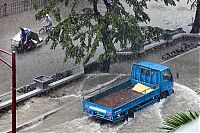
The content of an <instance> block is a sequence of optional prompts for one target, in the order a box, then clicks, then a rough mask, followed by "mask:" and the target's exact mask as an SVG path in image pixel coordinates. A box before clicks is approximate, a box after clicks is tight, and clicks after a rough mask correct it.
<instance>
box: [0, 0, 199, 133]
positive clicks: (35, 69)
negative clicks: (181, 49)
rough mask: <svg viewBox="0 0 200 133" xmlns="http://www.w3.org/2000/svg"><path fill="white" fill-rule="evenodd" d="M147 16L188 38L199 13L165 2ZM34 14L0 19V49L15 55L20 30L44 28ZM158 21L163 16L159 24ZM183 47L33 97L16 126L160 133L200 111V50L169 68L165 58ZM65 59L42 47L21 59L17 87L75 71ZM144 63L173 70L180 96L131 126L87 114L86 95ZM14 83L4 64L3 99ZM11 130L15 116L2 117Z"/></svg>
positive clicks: (1, 127)
mask: <svg viewBox="0 0 200 133" xmlns="http://www.w3.org/2000/svg"><path fill="white" fill-rule="evenodd" d="M184 2H185V3H184ZM147 12H148V13H149V15H150V17H151V22H150V24H151V25H153V26H160V27H162V28H168V29H177V28H179V27H183V28H184V30H185V31H187V32H189V31H190V29H191V27H189V26H187V25H188V24H189V23H191V18H192V17H193V16H194V11H191V10H190V5H187V4H186V1H183V2H181V3H179V4H178V6H177V7H166V6H164V4H163V3H162V2H159V3H154V2H152V3H150V4H149V9H148V10H147ZM180 12H181V13H180ZM34 13H35V12H33V11H28V12H24V13H21V14H18V15H14V16H8V17H7V18H4V19H0V29H1V30H2V32H0V48H1V49H5V50H8V51H10V39H11V38H12V37H13V36H14V35H15V34H16V33H17V32H18V31H19V27H20V26H23V27H30V28H31V29H33V30H34V31H37V30H38V29H39V27H41V25H40V23H38V22H36V21H35V20H34V17H33V16H34ZM161 13H162V14H161ZM159 14H160V15H159ZM169 14H170V15H169ZM158 15H159V16H160V18H159V20H158V18H157V16H158ZM13 20H15V22H13ZM43 37H44V36H43ZM196 43H200V42H196ZM179 45H180V44H176V45H174V46H172V47H163V48H160V49H157V50H154V51H150V52H148V53H147V54H145V55H141V56H140V57H138V58H137V59H129V60H125V59H124V60H123V61H120V62H118V63H113V64H112V65H111V68H110V73H109V74H99V73H97V74H95V73H92V74H87V75H85V77H84V78H82V79H79V80H78V81H76V82H74V83H72V84H69V85H66V86H64V87H62V88H60V89H57V90H54V91H51V92H49V93H48V94H46V95H43V96H41V97H33V98H31V99H29V100H27V101H26V102H24V105H20V106H18V108H17V125H18V126H19V125H24V124H25V125H26V126H25V127H24V128H23V129H22V130H20V131H19V132H35V133H41V132H67V133H72V132H73V133H74V132H75V133H76V132H83V133H86V132H91V133H97V132H98V133H107V132H109V133H113V132H117V133H124V132H127V133H132V132H158V131H160V129H159V127H160V126H161V122H162V121H163V119H164V118H166V117H167V116H169V115H173V114H176V112H181V111H182V112H187V111H188V110H199V109H200V107H199V104H200V97H199V96H198V95H197V94H196V92H195V91H194V90H196V89H197V88H198V87H199V85H200V83H199V78H200V76H199V75H200V70H199V69H200V64H199V63H200V57H199V53H200V48H196V49H193V50H191V51H190V52H188V53H185V54H183V55H181V56H179V57H176V58H175V59H172V60H169V61H166V62H164V60H162V58H161V57H162V55H164V54H166V53H167V52H169V51H172V50H173V49H174V48H176V47H178V46H179ZM0 57H3V58H4V59H7V60H9V61H10V58H8V57H6V56H4V55H2V54H0ZM63 58H64V51H62V50H61V48H57V49H56V50H50V45H43V46H42V47H41V48H38V49H35V50H33V51H29V52H26V53H22V54H17V59H16V60H17V86H18V87H20V86H23V85H26V84H29V83H31V82H33V78H34V77H36V76H39V75H52V74H55V73H58V72H61V71H66V70H68V69H70V68H72V67H73V66H74V61H73V60H69V61H67V62H66V63H64V62H63ZM139 60H147V61H153V62H156V63H162V64H163V65H167V66H169V67H170V69H171V70H172V73H173V75H174V80H175V82H176V83H175V84H174V91H175V93H174V94H172V95H170V96H169V97H167V98H166V99H163V100H161V101H160V102H159V103H155V104H153V105H151V106H149V107H147V108H145V109H143V110H141V111H138V112H136V117H135V119H132V118H130V119H129V122H128V123H125V122H120V123H117V124H111V123H106V124H104V125H100V123H99V121H96V120H94V119H92V118H88V117H86V116H84V115H83V114H82V103H81V101H82V97H83V96H84V94H86V93H88V92H90V91H92V90H95V89H98V88H100V87H102V86H105V85H107V84H108V83H110V82H113V81H116V80H120V79H122V78H124V77H126V76H127V75H128V74H129V73H130V71H131V64H132V63H134V62H137V61H139ZM177 73H179V78H177V77H176V75H177ZM10 79H11V72H10V69H9V68H8V67H7V66H5V65H4V64H2V63H0V95H1V94H4V93H6V92H9V91H10V90H11V89H10V83H11V80H10ZM10 129H11V110H9V111H8V112H7V113H5V114H4V115H2V116H1V117H0V132H4V131H8V130H10Z"/></svg>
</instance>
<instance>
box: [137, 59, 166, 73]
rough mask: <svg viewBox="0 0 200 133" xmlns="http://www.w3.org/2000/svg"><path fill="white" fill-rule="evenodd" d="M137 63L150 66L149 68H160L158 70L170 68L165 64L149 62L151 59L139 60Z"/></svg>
mask: <svg viewBox="0 0 200 133" xmlns="http://www.w3.org/2000/svg"><path fill="white" fill-rule="evenodd" d="M136 64H137V65H140V66H143V67H148V68H151V69H154V70H158V71H164V70H166V69H168V67H167V66H163V65H160V64H156V63H153V62H149V61H140V62H137V63H136Z"/></svg>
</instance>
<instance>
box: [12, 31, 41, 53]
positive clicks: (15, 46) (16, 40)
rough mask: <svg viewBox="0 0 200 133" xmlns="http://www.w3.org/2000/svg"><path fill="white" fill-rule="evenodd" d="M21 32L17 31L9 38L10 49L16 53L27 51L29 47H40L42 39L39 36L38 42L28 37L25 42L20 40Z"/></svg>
mask: <svg viewBox="0 0 200 133" xmlns="http://www.w3.org/2000/svg"><path fill="white" fill-rule="evenodd" d="M20 34H21V32H18V33H17V34H16V35H15V36H14V37H13V38H12V39H11V50H12V51H16V52H17V53H21V52H25V51H29V50H31V49H34V48H36V47H40V46H41V45H40V44H41V42H42V41H43V40H42V39H41V38H39V40H40V43H37V41H35V40H33V39H29V40H28V41H27V42H26V43H25V44H23V43H22V42H21V38H20Z"/></svg>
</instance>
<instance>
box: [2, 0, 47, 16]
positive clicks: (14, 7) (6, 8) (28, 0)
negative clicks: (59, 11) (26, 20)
mask: <svg viewBox="0 0 200 133" xmlns="http://www.w3.org/2000/svg"><path fill="white" fill-rule="evenodd" d="M47 3H48V0H23V1H18V2H14V3H11V4H7V3H4V4H2V5H0V19H1V18H4V17H6V16H10V15H14V14H18V13H21V12H25V11H29V10H33V9H35V8H40V7H42V6H44V5H47Z"/></svg>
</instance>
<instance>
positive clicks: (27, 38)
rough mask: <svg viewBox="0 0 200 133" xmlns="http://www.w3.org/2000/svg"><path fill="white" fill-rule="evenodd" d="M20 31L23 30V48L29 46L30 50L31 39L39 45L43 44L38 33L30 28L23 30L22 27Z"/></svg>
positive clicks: (21, 36)
mask: <svg viewBox="0 0 200 133" xmlns="http://www.w3.org/2000/svg"><path fill="white" fill-rule="evenodd" d="M20 30H21V34H20V38H21V44H22V46H25V45H27V46H28V49H29V48H30V47H31V46H30V45H29V41H31V39H33V40H35V41H37V43H40V42H41V41H40V39H39V37H38V34H37V33H34V32H32V31H31V30H30V29H28V28H22V27H20Z"/></svg>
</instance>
